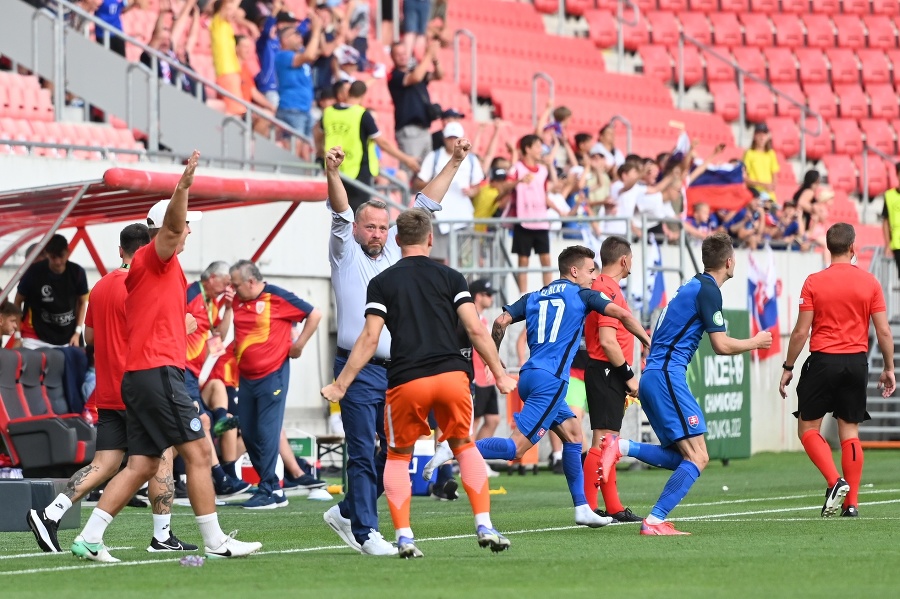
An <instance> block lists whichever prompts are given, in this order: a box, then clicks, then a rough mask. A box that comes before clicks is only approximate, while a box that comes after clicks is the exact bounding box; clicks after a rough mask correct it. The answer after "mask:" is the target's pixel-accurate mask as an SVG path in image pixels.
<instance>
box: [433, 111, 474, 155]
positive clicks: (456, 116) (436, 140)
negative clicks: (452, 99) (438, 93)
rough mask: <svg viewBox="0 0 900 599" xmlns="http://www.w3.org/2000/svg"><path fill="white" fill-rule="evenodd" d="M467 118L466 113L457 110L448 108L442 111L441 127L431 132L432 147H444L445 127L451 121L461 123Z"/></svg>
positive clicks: (437, 148) (434, 148)
mask: <svg viewBox="0 0 900 599" xmlns="http://www.w3.org/2000/svg"><path fill="white" fill-rule="evenodd" d="M464 118H466V115H465V114H463V113H461V112H460V111H458V110H456V109H455V108H448V109H446V110H445V111H443V112H442V113H441V128H440V129H438V130H437V131H435V132H434V133H432V134H431V149H432V150H439V149H441V148H443V147H444V127H446V126H447V125H449V124H450V123H460V124H461V122H462V120H463V119H464Z"/></svg>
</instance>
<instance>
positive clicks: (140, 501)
mask: <svg viewBox="0 0 900 599" xmlns="http://www.w3.org/2000/svg"><path fill="white" fill-rule="evenodd" d="M128 507H150V502H149V501H147V500H146V499H144V498H142V497H141V496H140V495H132V496H131V499H129V500H128Z"/></svg>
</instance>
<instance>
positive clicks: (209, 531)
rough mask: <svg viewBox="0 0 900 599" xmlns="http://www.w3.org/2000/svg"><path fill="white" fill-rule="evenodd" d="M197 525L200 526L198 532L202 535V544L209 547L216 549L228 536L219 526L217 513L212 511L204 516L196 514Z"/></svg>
mask: <svg viewBox="0 0 900 599" xmlns="http://www.w3.org/2000/svg"><path fill="white" fill-rule="evenodd" d="M197 526H199V527H200V534H201V535H202V536H203V544H204V545H206V546H207V547H208V548H209V549H216V548H217V547H220V546H221V545H222V543H224V542H225V540H226V539H227V538H228V535H226V534H225V533H224V532H222V529H221V528H220V527H219V515H218V514H216V513H215V512H213V513H212V514H207V515H205V516H197Z"/></svg>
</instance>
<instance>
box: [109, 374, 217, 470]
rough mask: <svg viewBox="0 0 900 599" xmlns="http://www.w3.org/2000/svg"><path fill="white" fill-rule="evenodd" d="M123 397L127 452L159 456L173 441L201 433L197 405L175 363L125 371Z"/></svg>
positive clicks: (200, 434)
mask: <svg viewBox="0 0 900 599" xmlns="http://www.w3.org/2000/svg"><path fill="white" fill-rule="evenodd" d="M122 399H123V400H124V402H125V408H126V410H127V413H128V419H127V420H128V452H129V453H130V454H131V455H145V456H160V455H162V453H163V452H164V451H165V450H166V449H168V448H169V447H172V446H173V445H181V444H182V443H187V442H189V441H196V440H197V439H202V438H203V437H204V433H203V425H202V424H201V423H200V418H199V414H198V412H197V407H196V406H195V405H194V402H193V400H191V398H190V396H188V394H187V391H186V390H185V388H184V371H183V370H181V369H180V368H175V367H174V366H160V367H159V368H151V369H149V370H137V371H134V372H126V373H125V376H124V377H123V378H122Z"/></svg>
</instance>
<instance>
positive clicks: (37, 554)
mask: <svg viewBox="0 0 900 599" xmlns="http://www.w3.org/2000/svg"><path fill="white" fill-rule="evenodd" d="M107 549H109V550H110V551H119V550H124V549H134V547H107ZM67 553H68V551H59V552H50V551H41V552H40V553H17V554H13V555H0V560H3V559H19V558H22V557H44V556H48V555H65V554H67Z"/></svg>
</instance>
